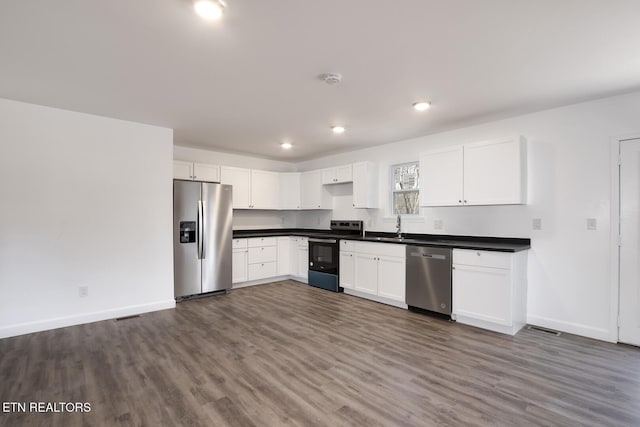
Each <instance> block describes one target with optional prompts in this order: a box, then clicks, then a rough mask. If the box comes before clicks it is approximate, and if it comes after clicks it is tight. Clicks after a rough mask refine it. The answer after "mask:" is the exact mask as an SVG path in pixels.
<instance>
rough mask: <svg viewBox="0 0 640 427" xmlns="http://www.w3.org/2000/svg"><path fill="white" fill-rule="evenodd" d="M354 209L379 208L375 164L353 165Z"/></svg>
mask: <svg viewBox="0 0 640 427" xmlns="http://www.w3.org/2000/svg"><path fill="white" fill-rule="evenodd" d="M352 175H353V207H354V208H357V209H364V208H377V207H378V206H377V200H378V197H377V194H378V183H377V181H376V177H377V174H376V173H375V167H374V164H373V163H371V162H359V163H354V164H353V174H352Z"/></svg>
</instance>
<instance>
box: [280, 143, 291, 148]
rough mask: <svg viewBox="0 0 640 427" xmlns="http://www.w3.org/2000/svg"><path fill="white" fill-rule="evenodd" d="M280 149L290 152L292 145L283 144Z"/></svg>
mask: <svg viewBox="0 0 640 427" xmlns="http://www.w3.org/2000/svg"><path fill="white" fill-rule="evenodd" d="M280 147H282V148H283V149H285V150H290V149H291V147H293V145H291V143H290V142H283V143H282V144H280Z"/></svg>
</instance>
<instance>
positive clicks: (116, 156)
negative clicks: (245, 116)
mask: <svg viewBox="0 0 640 427" xmlns="http://www.w3.org/2000/svg"><path fill="white" fill-rule="evenodd" d="M172 144H173V131H172V130H171V129H165V128H159V127H154V126H147V125H142V124H136V123H130V122H125V121H120V120H113V119H108V118H103V117H97V116H92V115H87V114H81V113H75V112H70V111H64V110H59V109H53V108H48V107H41V106H36V105H31V104H24V103H19V102H14V101H9V100H4V99H0V200H1V203H2V209H0V295H1V297H0V338H1V337H6V336H11V335H18V334H22V333H28V332H33V331H38V330H44V329H50V328H55V327H62V326H68V325H73V324H79V323H85V322H89V321H96V320H102V319H107V318H113V317H119V316H123V315H131V314H138V313H143V312H147V311H153V310H159V309H164V308H171V307H174V306H175V302H174V300H173V255H172V240H171V229H172V213H171V212H172V169H171V159H172V155H173V147H172ZM79 286H88V288H89V295H88V297H84V298H80V297H79V292H78V287H79Z"/></svg>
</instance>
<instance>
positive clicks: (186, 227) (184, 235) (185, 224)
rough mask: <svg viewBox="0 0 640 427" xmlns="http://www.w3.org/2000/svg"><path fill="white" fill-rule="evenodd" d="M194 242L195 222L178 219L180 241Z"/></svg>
mask: <svg viewBox="0 0 640 427" xmlns="http://www.w3.org/2000/svg"><path fill="white" fill-rule="evenodd" d="M195 242H196V222H195V221H180V243H195Z"/></svg>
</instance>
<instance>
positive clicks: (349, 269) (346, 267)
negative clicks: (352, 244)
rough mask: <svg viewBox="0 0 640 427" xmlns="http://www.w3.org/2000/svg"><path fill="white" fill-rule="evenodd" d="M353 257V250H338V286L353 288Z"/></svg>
mask: <svg viewBox="0 0 640 427" xmlns="http://www.w3.org/2000/svg"><path fill="white" fill-rule="evenodd" d="M354 278H355V259H354V258H353V252H340V286H342V287H343V288H348V289H353V288H354V286H355V284H354V281H353V279H354Z"/></svg>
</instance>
